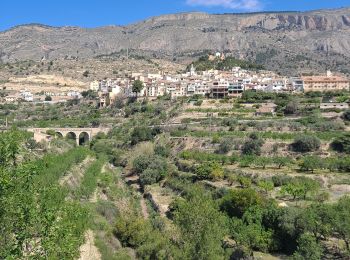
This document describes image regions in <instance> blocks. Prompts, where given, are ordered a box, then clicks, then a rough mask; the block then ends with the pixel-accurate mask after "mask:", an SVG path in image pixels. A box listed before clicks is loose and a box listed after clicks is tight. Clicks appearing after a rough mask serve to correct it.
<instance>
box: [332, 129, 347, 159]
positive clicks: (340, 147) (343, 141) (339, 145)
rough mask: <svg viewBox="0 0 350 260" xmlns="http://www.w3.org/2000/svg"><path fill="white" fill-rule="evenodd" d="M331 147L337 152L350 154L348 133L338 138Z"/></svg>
mask: <svg viewBox="0 0 350 260" xmlns="http://www.w3.org/2000/svg"><path fill="white" fill-rule="evenodd" d="M331 147H332V149H333V150H335V151H337V152H340V153H347V154H350V134H349V133H346V134H344V135H343V136H340V137H338V138H336V139H335V140H334V141H333V142H332V144H331Z"/></svg>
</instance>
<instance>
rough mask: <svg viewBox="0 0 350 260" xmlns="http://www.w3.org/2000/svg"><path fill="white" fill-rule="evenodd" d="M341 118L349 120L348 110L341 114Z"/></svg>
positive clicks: (349, 113) (349, 111) (349, 112)
mask: <svg viewBox="0 0 350 260" xmlns="http://www.w3.org/2000/svg"><path fill="white" fill-rule="evenodd" d="M342 118H343V120H344V121H350V110H346V111H345V112H344V113H343V115H342Z"/></svg>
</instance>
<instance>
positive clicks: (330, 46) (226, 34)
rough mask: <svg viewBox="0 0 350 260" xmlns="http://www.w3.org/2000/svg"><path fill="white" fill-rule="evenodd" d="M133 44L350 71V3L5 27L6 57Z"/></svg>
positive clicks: (165, 54)
mask: <svg viewBox="0 0 350 260" xmlns="http://www.w3.org/2000/svg"><path fill="white" fill-rule="evenodd" d="M128 47H129V49H130V50H131V52H135V53H142V55H149V56H152V57H159V58H167V59H171V60H177V61H188V59H189V58H193V57H197V56H200V55H202V54H203V52H206V51H223V52H225V53H228V54H230V55H233V56H234V57H236V58H239V59H244V60H249V61H251V62H255V63H259V64H262V65H264V66H265V67H266V68H267V69H272V70H277V71H279V72H282V73H288V74H296V73H297V72H300V71H306V72H307V71H315V70H316V71H324V70H325V69H333V70H338V71H341V72H344V73H348V74H350V71H349V68H348V66H347V64H349V62H350V8H343V9H336V10H318V11H312V12H280V13H250V14H249V13H248V14H206V13H182V14H173V15H164V16H160V17H153V18H150V19H148V20H145V21H141V22H138V23H135V24H131V25H128V26H107V27H99V28H93V29H86V28H79V27H49V26H45V25H38V24H29V25H22V26H17V27H14V28H12V29H10V30H7V31H4V32H1V33H0V58H1V61H2V62H13V61H16V60H28V59H29V60H41V59H42V58H43V57H45V58H46V59H71V58H73V59H75V58H76V57H79V58H94V57H97V56H100V55H110V54H113V55H112V56H115V57H118V56H120V54H122V53H123V51H124V52H125V49H126V48H128Z"/></svg>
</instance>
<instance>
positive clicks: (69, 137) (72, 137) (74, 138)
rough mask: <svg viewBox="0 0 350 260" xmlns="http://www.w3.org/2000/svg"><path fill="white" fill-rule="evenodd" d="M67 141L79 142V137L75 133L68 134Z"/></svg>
mask: <svg viewBox="0 0 350 260" xmlns="http://www.w3.org/2000/svg"><path fill="white" fill-rule="evenodd" d="M66 139H70V140H74V141H75V142H76V141H77V135H76V133H75V132H68V133H67V134H66Z"/></svg>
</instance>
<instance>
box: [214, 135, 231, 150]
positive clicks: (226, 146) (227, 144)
mask: <svg viewBox="0 0 350 260" xmlns="http://www.w3.org/2000/svg"><path fill="white" fill-rule="evenodd" d="M232 147H233V144H232V140H231V139H228V138H225V139H223V140H221V142H220V145H219V147H218V149H217V150H216V153H218V154H227V153H228V152H229V151H231V149H232Z"/></svg>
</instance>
